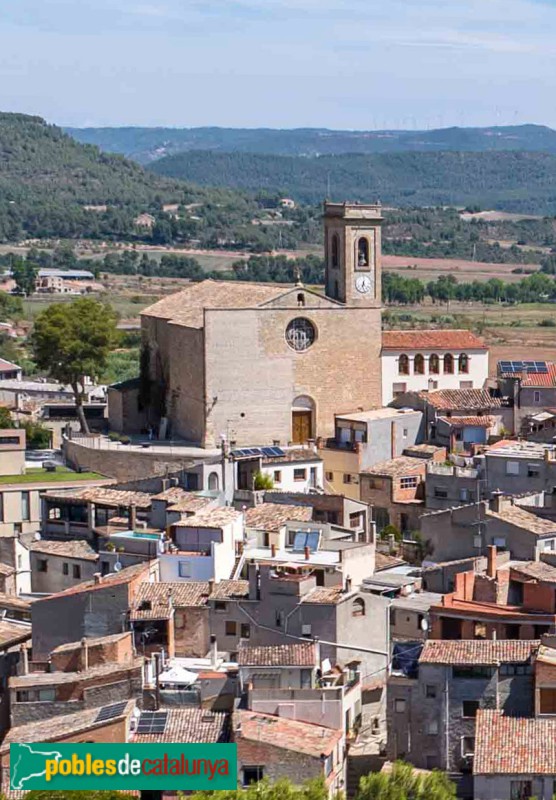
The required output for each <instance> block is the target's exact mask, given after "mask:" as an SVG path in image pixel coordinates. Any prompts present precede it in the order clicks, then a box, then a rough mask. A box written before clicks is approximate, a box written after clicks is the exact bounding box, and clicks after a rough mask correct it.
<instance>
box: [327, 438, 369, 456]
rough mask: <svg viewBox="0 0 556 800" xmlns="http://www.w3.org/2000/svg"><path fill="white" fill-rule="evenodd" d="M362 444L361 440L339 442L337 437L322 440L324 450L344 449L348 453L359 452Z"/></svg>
mask: <svg viewBox="0 0 556 800" xmlns="http://www.w3.org/2000/svg"><path fill="white" fill-rule="evenodd" d="M362 444H363V443H362V442H341V441H340V440H339V439H325V440H324V448H325V449H326V450H345V451H346V452H348V453H359V452H360V450H361V447H362Z"/></svg>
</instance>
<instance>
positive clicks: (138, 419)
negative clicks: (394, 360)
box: [110, 203, 382, 447]
mask: <svg viewBox="0 0 556 800" xmlns="http://www.w3.org/2000/svg"><path fill="white" fill-rule="evenodd" d="M381 223H382V214H381V207H380V206H378V205H358V204H353V205H350V204H342V203H326V204H325V207H324V228H325V272H326V275H325V283H326V287H325V293H324V294H320V293H318V292H315V291H313V290H312V289H308V288H306V287H304V286H302V285H301V284H300V285H296V286H276V285H272V284H256V283H241V282H235V281H234V282H229V281H225V282H219V281H212V280H207V281H202V282H201V283H193V284H191V286H189V287H188V288H187V289H185V290H184V291H182V292H180V293H178V294H175V295H172V296H170V297H167V298H164V299H163V300H160V301H159V302H158V303H156V304H155V305H153V306H151V307H150V308H147V309H146V310H145V311H143V313H142V315H141V325H142V333H143V347H144V353H145V358H144V365H143V379H142V392H143V396H142V398H141V404H142V408H143V409H145V413H143V412H140V411H139V407H138V405H137V403H135V409H133V408H132V406H131V405H130V404H122V403H120V404H114V406H113V408H114V411H112V404H111V401H110V421H111V425H112V427H114V428H115V429H116V430H121V429H128V430H141V429H142V428H144V427H145V426H146V425H147V424H149V423H150V424H152V425H154V426H158V427H159V428H160V430H161V431H162V432H164V430H166V431H168V432H169V433H170V435H171V436H172V437H174V438H179V437H181V438H183V439H185V440H187V441H189V442H198V443H201V444H202V445H203V446H205V447H214V446H215V445H217V444H218V443H219V442H220V439H221V436H223V435H224V436H226V437H227V438H228V440H229V441H234V442H236V444H237V445H238V446H243V445H253V444H255V443H257V442H258V443H267V444H271V443H273V442H278V443H279V444H280V445H286V444H287V443H288V442H294V443H304V442H307V441H308V440H310V439H314V438H316V437H317V436H331V435H332V434H333V419H334V414H335V413H337V412H338V410H342V411H344V412H346V413H350V412H354V411H357V410H359V409H365V408H372V407H377V406H379V405H380V404H381V389H380V342H381V339H380V337H381ZM146 387H149V388H148V395H149V396H148V398H146V397H145V396H144V395H145V390H146ZM121 391H126V388H125V386H124V387H123V388H121ZM129 391H130V392H132V393H134V394H135V396H136V398H137V400H139V396H138V392H139V387H131V388H129ZM122 409H125V411H126V414H127V415H128V416H127V417H126V419H124V420H122V419H121V418H119V419H118V418H116V416H117V414H118V413H119V414H121V411H122ZM132 412H133V413H132ZM147 417H148V419H147ZM161 438H164V436H161Z"/></svg>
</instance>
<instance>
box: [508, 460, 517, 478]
mask: <svg viewBox="0 0 556 800" xmlns="http://www.w3.org/2000/svg"><path fill="white" fill-rule="evenodd" d="M506 475H519V461H508V462H507V463H506Z"/></svg>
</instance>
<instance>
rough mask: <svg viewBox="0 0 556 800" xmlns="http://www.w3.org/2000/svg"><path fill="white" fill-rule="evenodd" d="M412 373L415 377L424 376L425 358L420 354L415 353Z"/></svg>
mask: <svg viewBox="0 0 556 800" xmlns="http://www.w3.org/2000/svg"><path fill="white" fill-rule="evenodd" d="M413 372H414V374H415V375H424V374H425V356H423V355H421V353H417V355H416V356H415V358H414V360H413Z"/></svg>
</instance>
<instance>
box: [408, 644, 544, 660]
mask: <svg viewBox="0 0 556 800" xmlns="http://www.w3.org/2000/svg"><path fill="white" fill-rule="evenodd" d="M538 647H539V642H538V641H537V640H525V639H498V640H495V639H469V640H453V641H452V640H444V639H429V640H428V641H427V642H425V646H424V647H423V650H422V652H421V656H420V658H419V663H421V664H458V665H459V664H462V665H465V664H469V665H473V664H481V665H482V666H488V665H492V666H496V665H497V664H523V663H525V662H526V661H529V659H530V658H531V656H532V655H533V653H535V652H536V650H537V649H538Z"/></svg>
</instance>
